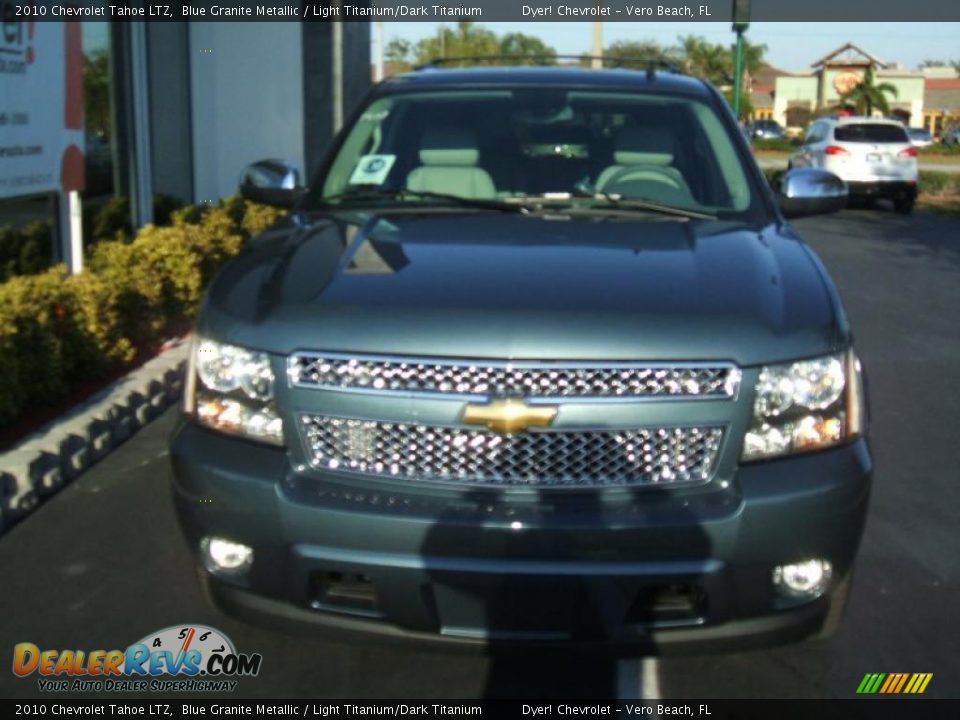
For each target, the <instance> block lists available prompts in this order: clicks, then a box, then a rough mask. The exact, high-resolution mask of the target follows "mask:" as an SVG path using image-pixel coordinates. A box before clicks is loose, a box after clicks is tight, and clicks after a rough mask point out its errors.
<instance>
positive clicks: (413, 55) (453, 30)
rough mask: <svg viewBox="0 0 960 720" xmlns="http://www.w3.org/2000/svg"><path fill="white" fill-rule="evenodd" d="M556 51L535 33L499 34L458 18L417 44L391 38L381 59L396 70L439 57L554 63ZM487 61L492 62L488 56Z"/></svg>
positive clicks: (472, 62) (473, 62)
mask: <svg viewBox="0 0 960 720" xmlns="http://www.w3.org/2000/svg"><path fill="white" fill-rule="evenodd" d="M556 55H557V51H556V50H554V49H553V48H552V47H551V46H550V45H548V44H547V43H545V42H544V41H543V40H541V39H540V38H538V37H535V36H533V35H526V34H524V33H519V32H514V33H507V34H506V35H502V36H498V35H497V34H496V33H495V32H494V31H492V30H489V29H487V28H485V27H482V26H479V25H477V24H476V23H472V22H467V21H463V22H459V23H457V24H456V26H454V27H450V26H447V25H441V26H440V27H439V28H438V29H437V33H436V34H435V35H433V36H431V37H427V38H423V39H422V40H420V41H418V42H417V43H416V44H413V43H411V42H409V41H408V40H402V39H400V38H393V39H392V40H390V42H389V43H387V46H386V48H385V50H384V59H385V60H386V61H387V62H389V63H390V64H391V65H392V67H393V70H394V71H395V72H403V71H404V70H408V69H409V68H410V67H412V66H413V65H419V64H423V63H429V62H431V61H433V60H439V59H442V58H488V57H489V58H497V57H501V56H510V57H521V58H522V57H527V58H530V59H531V60H530V62H531V63H532V64H534V65H553V64H554V63H555V62H556V59H555V58H556ZM490 62H491V63H492V62H495V60H493V59H491V60H490ZM482 63H483V61H482V60H480V61H478V60H462V61H456V62H450V63H448V66H450V67H457V66H466V65H477V64H482Z"/></svg>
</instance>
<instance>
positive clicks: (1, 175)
mask: <svg viewBox="0 0 960 720" xmlns="http://www.w3.org/2000/svg"><path fill="white" fill-rule="evenodd" d="M80 30H81V28H80V25H79V23H76V22H66V23H65V22H46V23H38V22H34V21H31V20H30V19H27V18H20V19H18V18H17V16H16V15H15V14H12V13H11V10H10V6H8V5H6V4H4V7H3V19H2V22H0V198H8V197H16V196H20V195H34V194H39V193H49V192H58V191H60V190H81V189H83V176H84V175H83V169H84V162H83V147H84V138H83V50H82V47H81V34H80Z"/></svg>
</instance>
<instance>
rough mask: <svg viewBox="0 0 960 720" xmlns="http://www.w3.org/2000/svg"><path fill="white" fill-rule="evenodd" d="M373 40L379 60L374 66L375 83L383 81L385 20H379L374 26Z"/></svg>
mask: <svg viewBox="0 0 960 720" xmlns="http://www.w3.org/2000/svg"><path fill="white" fill-rule="evenodd" d="M373 33H374V34H373V38H374V44H375V45H376V48H377V50H376V52H377V59H376V61H375V62H374V66H373V81H374V82H380V81H381V80H383V20H377V21H376V22H375V23H374V24H373Z"/></svg>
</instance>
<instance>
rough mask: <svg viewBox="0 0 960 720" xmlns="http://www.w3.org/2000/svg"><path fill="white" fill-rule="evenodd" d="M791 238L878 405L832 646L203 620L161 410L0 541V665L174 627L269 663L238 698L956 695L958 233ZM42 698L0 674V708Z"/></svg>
mask: <svg viewBox="0 0 960 720" xmlns="http://www.w3.org/2000/svg"><path fill="white" fill-rule="evenodd" d="M797 225H798V227H799V228H800V229H801V231H802V232H803V234H804V235H805V237H806V238H807V239H808V240H809V241H810V242H811V244H812V245H813V246H814V247H815V248H816V250H817V251H818V252H819V253H820V255H821V257H822V258H823V259H824V261H825V262H826V264H827V266H828V267H829V269H830V271H831V273H832V274H833V277H834V279H835V280H836V281H837V283H838V285H839V287H840V290H841V293H842V295H843V298H844V301H845V303H846V306H847V310H848V312H849V314H850V316H851V319H852V321H853V323H854V327H855V328H856V332H857V345H858V347H859V350H860V353H861V355H862V357H863V360H864V363H865V365H866V367H867V371H868V373H869V382H870V391H871V399H872V404H873V421H874V422H873V428H872V440H873V446H874V450H875V456H876V465H877V471H876V476H875V486H874V494H873V497H872V500H871V510H870V516H869V520H868V523H867V529H866V535H865V537H864V543H863V546H862V549H861V555H860V562H859V565H858V570H857V575H856V577H855V582H854V586H853V593H852V597H851V604H850V608H849V613H848V616H847V620H846V622H845V625H844V627H843V629H842V630H841V632H840V634H839V635H838V636H837V637H836V638H835V639H833V640H831V641H829V642H825V643H809V644H805V645H798V646H790V647H785V648H779V649H776V650H769V651H761V652H751V653H742V654H726V655H712V656H707V657H701V658H682V659H681V658H671V659H662V660H643V661H640V660H635V661H620V662H617V661H614V660H610V659H604V658H602V657H596V656H589V657H588V656H584V655H581V654H578V653H551V654H550V655H549V656H547V655H535V654H527V655H520V656H518V655H511V656H509V657H497V658H494V659H493V660H490V659H487V658H483V657H477V656H464V655H459V654H457V655H455V654H441V653H423V652H410V651H404V650H398V649H390V648H384V647H380V646H378V645H376V644H360V643H356V644H351V645H345V644H338V643H329V642H322V641H320V640H316V639H304V638H300V637H295V636H290V635H284V634H280V633H276V632H272V631H267V630H263V629H259V628H254V627H249V626H245V625H243V624H240V623H237V622H234V621H232V620H230V619H229V618H225V617H223V616H221V615H219V614H218V613H217V612H216V611H214V610H212V609H211V608H209V607H208V606H207V605H206V603H205V602H204V600H203V598H202V597H201V595H200V592H199V590H198V587H197V583H196V582H195V578H194V576H193V571H192V569H191V563H190V559H189V557H188V555H187V551H186V548H185V547H184V545H183V542H182V540H181V538H180V534H179V532H178V529H177V527H176V523H175V520H174V516H173V512H172V507H171V503H170V498H169V491H168V487H167V476H166V473H167V458H166V456H165V454H166V448H165V445H166V438H167V435H168V433H169V432H170V429H171V428H172V426H173V423H174V421H175V411H173V410H171V411H170V412H168V413H167V414H166V415H165V416H164V417H163V418H161V419H160V420H158V421H157V422H155V423H154V424H152V425H150V426H149V427H147V428H146V429H145V430H143V431H141V432H140V433H139V434H138V435H137V436H136V437H135V438H134V439H133V440H131V441H129V442H128V443H127V444H126V445H124V446H123V447H121V448H120V449H118V450H117V451H116V452H115V453H113V454H112V455H111V456H110V457H108V458H107V459H106V460H104V461H103V462H102V463H100V464H99V465H97V466H96V467H94V468H93V469H92V470H91V471H90V472H88V473H87V474H85V475H84V476H83V477H81V478H80V479H79V480H77V481H76V482H74V483H73V484H72V485H70V486H69V487H67V488H66V489H65V490H63V491H62V492H61V493H60V494H59V495H58V496H57V497H55V498H54V499H53V500H51V501H50V502H48V503H47V504H46V505H45V506H43V507H41V508H40V509H39V510H38V511H37V512H36V513H35V514H34V515H32V516H31V517H29V518H27V520H25V521H24V522H23V523H21V524H20V525H18V526H17V527H15V528H13V529H12V530H11V531H9V532H8V533H7V534H6V535H5V536H2V537H0V572H2V574H0V652H3V653H9V652H11V651H12V647H13V645H14V643H16V642H22V641H27V640H29V641H31V642H34V643H36V644H37V645H40V646H42V647H46V648H61V649H65V648H82V649H86V650H89V649H94V648H114V647H126V645H127V644H129V643H131V642H134V641H136V640H137V639H139V638H141V637H143V636H144V635H146V634H147V633H148V632H150V631H153V630H156V629H159V628H162V627H166V626H168V625H174V624H179V623H183V622H185V621H186V622H195V623H206V624H210V625H213V626H215V627H218V628H220V629H222V630H224V631H225V632H226V633H227V634H228V635H229V636H230V637H231V638H232V639H233V640H234V642H235V644H236V645H237V648H238V649H239V650H241V651H244V652H260V653H262V654H263V655H264V664H263V670H262V672H261V674H260V676H259V677H257V678H255V679H247V680H244V681H241V683H240V687H239V689H238V692H237V695H239V696H241V697H328V698H348V697H352V698H356V697H476V696H479V695H482V694H484V693H491V692H492V693H496V694H499V695H504V696H514V697H519V696H527V697H540V698H549V697H554V696H557V695H567V696H581V697H583V696H591V695H592V696H600V697H608V698H609V697H611V696H613V695H614V694H617V693H619V694H622V695H633V696H636V695H638V694H639V695H643V696H645V697H648V698H651V699H652V698H654V697H655V696H660V697H664V698H669V699H682V698H691V699H698V698H704V697H779V696H786V697H849V696H851V695H852V694H853V692H854V690H855V689H856V686H857V684H858V683H859V681H860V679H861V678H862V677H863V675H864V673H867V672H932V673H933V674H934V677H933V680H932V681H931V683H930V685H929V687H928V689H927V695H929V696H937V697H958V696H960V658H958V656H957V653H956V632H957V611H956V608H957V607H960V562H958V561H957V551H958V540H957V538H958V530H957V529H958V527H960V488H958V485H960V483H958V480H960V471H958V469H957V462H956V454H957V450H956V449H957V448H958V447H960V393H958V391H957V388H958V387H960V221H957V220H950V219H945V218H940V217H936V216H933V215H929V214H925V213H920V214H916V215H914V216H912V217H908V218H904V217H902V216H899V215H896V214H894V213H892V212H891V211H889V210H887V209H877V210H869V211H868V210H848V211H846V212H844V213H842V214H839V215H836V216H832V217H826V218H815V219H809V220H804V221H800V222H798V223H797ZM7 657H8V658H9V657H10V656H9V655H8V656H7ZM7 667H9V665H8V666H7ZM38 694H39V693H38V691H37V686H36V681H35V680H28V681H21V680H17V679H15V678H14V677H13V676H12V674H11V673H10V672H9V670H6V671H0V696H4V697H13V696H16V697H24V696H28V695H38Z"/></svg>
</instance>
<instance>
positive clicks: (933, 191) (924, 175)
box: [917, 170, 960, 195]
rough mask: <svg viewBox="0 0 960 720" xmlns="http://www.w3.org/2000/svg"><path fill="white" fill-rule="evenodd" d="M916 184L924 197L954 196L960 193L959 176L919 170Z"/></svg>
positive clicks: (937, 171)
mask: <svg viewBox="0 0 960 720" xmlns="http://www.w3.org/2000/svg"><path fill="white" fill-rule="evenodd" d="M917 184H918V186H919V188H920V192H921V193H923V194H925V195H956V194H958V193H960V174H958V173H948V172H942V171H939V170H921V171H920V178H919V180H918V181H917Z"/></svg>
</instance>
